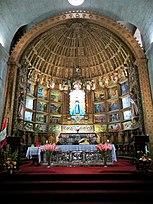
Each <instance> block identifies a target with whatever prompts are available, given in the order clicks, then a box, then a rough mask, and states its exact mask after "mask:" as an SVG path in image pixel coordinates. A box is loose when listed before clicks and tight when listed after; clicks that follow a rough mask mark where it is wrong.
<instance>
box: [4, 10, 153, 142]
mask: <svg viewBox="0 0 153 204" xmlns="http://www.w3.org/2000/svg"><path fill="white" fill-rule="evenodd" d="M68 19H86V20H88V21H90V22H92V23H94V24H97V25H101V26H103V27H104V28H107V29H108V30H110V31H111V32H112V33H113V34H114V35H116V36H118V37H119V38H120V39H121V40H122V41H123V42H124V43H125V44H126V45H127V47H128V48H129V49H130V51H131V53H132V54H133V55H134V57H135V59H136V66H137V67H138V72H139V78H140V88H141V96H142V100H143V101H142V108H143V112H144V119H145V132H146V133H147V134H149V135H150V140H151V143H152V142H153V130H152V121H153V107H152V102H151V92H150V85H149V78H148V71H147V70H148V69H147V59H146V56H145V54H144V51H143V49H142V48H141V47H140V45H139V44H138V42H137V41H136V39H135V38H134V37H133V35H132V34H131V33H130V32H129V31H128V30H127V29H126V28H125V27H124V26H122V25H120V24H119V23H117V22H115V21H113V20H112V19H109V18H107V17H105V16H101V15H99V14H96V13H92V12H90V11H73V12H71V11H68V12H64V13H62V14H59V15H57V16H54V17H50V18H48V19H46V20H43V21H41V22H40V23H38V24H37V25H35V26H33V27H31V28H30V29H29V30H28V31H27V32H26V33H25V34H24V36H23V37H22V38H21V39H20V40H19V42H18V43H17V45H16V46H15V47H14V49H13V51H12V53H11V56H10V58H9V70H10V71H9V72H10V73H9V75H10V76H12V75H15V76H16V73H17V69H18V68H20V65H19V61H20V58H21V56H22V54H23V52H24V50H25V49H26V48H27V47H28V45H29V44H30V43H31V42H32V41H33V40H34V39H35V38H36V37H37V36H39V35H40V34H42V33H44V32H45V31H47V30H49V29H50V28H52V27H55V26H57V25H60V24H62V23H63V22H66V21H67V20H68ZM139 67H140V68H139ZM15 84H16V77H14V78H12V82H11V86H10V85H8V93H10V92H12V87H13V90H15ZM10 97H11V98H7V101H6V104H7V105H6V110H8V109H9V108H10V107H11V109H10V110H11V111H10V113H9V117H10V131H11V121H12V115H13V109H12V107H13V106H14V102H13V101H14V94H10ZM6 110H5V112H7V111H6ZM7 113H8V112H7Z"/></svg>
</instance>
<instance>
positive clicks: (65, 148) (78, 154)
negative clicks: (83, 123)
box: [26, 144, 117, 164]
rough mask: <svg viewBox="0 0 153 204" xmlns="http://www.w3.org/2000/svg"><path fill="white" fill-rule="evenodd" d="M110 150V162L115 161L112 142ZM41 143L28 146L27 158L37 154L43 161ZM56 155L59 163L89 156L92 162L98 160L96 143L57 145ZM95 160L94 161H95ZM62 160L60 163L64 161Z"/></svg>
mask: <svg viewBox="0 0 153 204" xmlns="http://www.w3.org/2000/svg"><path fill="white" fill-rule="evenodd" d="M111 146H112V151H111V159H110V162H113V161H117V158H116V149H115V146H114V144H111ZM43 147H44V146H43V145H42V146H40V147H28V149H27V153H26V157H27V158H28V159H32V156H33V155H38V159H39V162H45V156H44V157H43V161H42V159H41V158H42V156H41V153H42V152H43ZM57 147H58V151H57V157H56V158H55V160H56V162H58V163H59V164H60V161H62V160H63V161H65V162H69V163H70V162H72V161H73V160H75V161H77V160H78V161H81V160H82V161H83V163H85V162H86V160H88V161H89V157H90V158H92V160H93V162H94V163H95V162H98V158H97V157H98V151H97V147H96V145H90V144H89V145H88V144H79V145H57ZM95 160H96V161H95ZM63 161H62V163H64V162H63Z"/></svg>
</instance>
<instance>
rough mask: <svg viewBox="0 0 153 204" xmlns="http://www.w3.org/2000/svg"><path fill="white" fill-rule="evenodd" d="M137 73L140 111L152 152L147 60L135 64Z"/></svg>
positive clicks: (152, 110) (152, 114) (152, 108)
mask: <svg viewBox="0 0 153 204" xmlns="http://www.w3.org/2000/svg"><path fill="white" fill-rule="evenodd" d="M136 64H137V66H138V73H139V83H140V91H141V98H142V109H143V118H144V126H145V134H148V135H149V139H150V145H151V149H152V151H153V128H152V125H153V104H152V97H151V88H150V83H149V75H148V68H147V60H146V59H139V60H137V62H136Z"/></svg>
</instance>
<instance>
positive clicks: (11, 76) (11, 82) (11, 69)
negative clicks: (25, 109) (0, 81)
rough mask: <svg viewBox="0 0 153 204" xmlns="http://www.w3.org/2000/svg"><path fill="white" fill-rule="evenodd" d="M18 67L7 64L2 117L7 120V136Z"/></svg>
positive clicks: (10, 132)
mask: <svg viewBox="0 0 153 204" xmlns="http://www.w3.org/2000/svg"><path fill="white" fill-rule="evenodd" d="M18 67H19V65H18V64H17V63H14V62H13V63H12V62H11V63H9V64H8V79H7V83H6V94H7V95H6V100H5V110H4V117H5V118H7V119H8V135H11V134H12V121H13V110H14V99H15V90H16V77H17V69H18Z"/></svg>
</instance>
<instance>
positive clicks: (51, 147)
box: [42, 143, 58, 167]
mask: <svg viewBox="0 0 153 204" xmlns="http://www.w3.org/2000/svg"><path fill="white" fill-rule="evenodd" d="M42 150H43V151H45V153H46V159H47V162H48V167H50V163H51V156H52V155H54V154H56V152H57V151H58V147H57V146H56V144H55V143H53V144H45V145H44V147H43V148H42Z"/></svg>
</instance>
